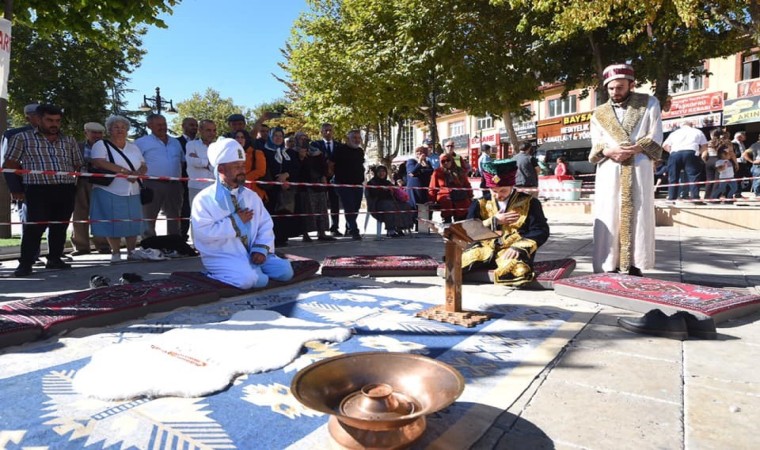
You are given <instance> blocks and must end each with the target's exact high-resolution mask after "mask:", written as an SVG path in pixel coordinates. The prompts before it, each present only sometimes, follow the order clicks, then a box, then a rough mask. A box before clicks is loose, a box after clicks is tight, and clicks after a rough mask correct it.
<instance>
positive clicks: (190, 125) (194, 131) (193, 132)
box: [177, 117, 198, 241]
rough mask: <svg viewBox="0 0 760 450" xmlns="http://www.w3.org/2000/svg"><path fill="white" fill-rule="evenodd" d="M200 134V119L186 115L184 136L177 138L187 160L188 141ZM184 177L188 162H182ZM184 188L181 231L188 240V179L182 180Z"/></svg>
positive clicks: (183, 123) (183, 121)
mask: <svg viewBox="0 0 760 450" xmlns="http://www.w3.org/2000/svg"><path fill="white" fill-rule="evenodd" d="M197 135H198V120H196V119H195V118H193V117H185V118H184V119H182V136H180V137H179V138H178V139H177V140H178V141H179V143H180V145H181V146H182V153H184V154H185V160H187V152H186V150H185V149H186V147H187V143H188V142H190V141H194V140H195V139H196V136H197ZM182 177H183V178H187V163H182ZM182 190H183V192H184V193H185V197H184V200H183V201H182V210H181V211H180V213H179V214H180V217H181V218H182V223H181V224H180V231H181V233H182V237H183V238H184V239H185V240H186V241H187V238H188V235H189V230H190V196H189V195H188V194H189V193H188V191H187V181H183V182H182Z"/></svg>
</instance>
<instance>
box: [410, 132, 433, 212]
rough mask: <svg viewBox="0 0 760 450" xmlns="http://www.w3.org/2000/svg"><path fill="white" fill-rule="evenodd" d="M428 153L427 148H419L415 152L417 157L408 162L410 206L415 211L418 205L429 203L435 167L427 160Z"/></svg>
mask: <svg viewBox="0 0 760 450" xmlns="http://www.w3.org/2000/svg"><path fill="white" fill-rule="evenodd" d="M427 152H428V150H427V149H426V148H425V147H417V149H415V151H414V155H415V157H414V158H410V159H408V160H407V161H406V188H407V192H408V193H409V204H410V205H412V208H415V209H416V208H417V204H418V203H422V204H424V203H427V202H428V191H427V187H428V186H430V177H431V176H432V175H433V166H432V165H431V164H430V161H429V160H428V158H427ZM420 188H423V189H420Z"/></svg>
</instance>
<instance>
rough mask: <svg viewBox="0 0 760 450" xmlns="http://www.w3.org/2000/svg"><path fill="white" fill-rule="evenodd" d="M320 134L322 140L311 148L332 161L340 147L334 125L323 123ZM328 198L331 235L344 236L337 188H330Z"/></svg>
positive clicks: (315, 142)
mask: <svg viewBox="0 0 760 450" xmlns="http://www.w3.org/2000/svg"><path fill="white" fill-rule="evenodd" d="M320 133H321V134H322V139H320V140H317V141H312V143H311V146H312V147H314V148H318V149H319V150H320V151H321V152H322V153H324V154H325V157H326V158H327V159H328V160H330V159H332V156H333V152H334V151H335V148H336V147H337V146H338V145H340V143H339V142H336V141H335V140H334V139H333V126H332V124H330V123H327V122H325V123H323V124H322V127H321V128H320ZM330 182H331V183H334V179H333V178H332V177H331V179H330ZM327 198H328V201H329V204H330V223H331V225H330V233H332V235H333V236H343V235H342V234H341V232H340V227H339V221H340V199H339V198H338V193H337V192H336V191H335V188H329V189H328V190H327Z"/></svg>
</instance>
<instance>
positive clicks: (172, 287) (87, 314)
mask: <svg viewBox="0 0 760 450" xmlns="http://www.w3.org/2000/svg"><path fill="white" fill-rule="evenodd" d="M216 300H219V296H218V295H217V294H216V292H215V291H214V290H213V289H211V288H209V287H203V286H198V285H196V284H193V283H190V282H188V281H183V280H169V279H159V280H149V281H141V282H139V283H133V284H127V285H118V286H109V287H103V288H98V289H88V290H85V291H80V292H71V293H68V294H59V295H52V296H47V297H39V298H30V299H23V300H16V301H12V302H9V303H5V304H3V305H0V324H4V325H3V326H2V329H0V347H3V346H8V345H15V344H19V343H21V342H25V341H21V340H20V339H19V338H20V336H19V335H18V333H19V332H23V331H25V330H26V328H27V327H26V326H30V327H32V328H33V329H37V330H38V332H37V336H41V335H43V336H52V335H56V334H58V333H61V332H64V331H68V330H72V329H76V328H80V327H88V326H104V325H110V324H113V323H118V322H123V321H126V320H131V319H135V318H138V317H143V316H145V315H147V314H149V313H153V312H160V311H168V310H171V309H174V308H178V307H180V306H193V305H198V304H201V303H209V302H213V301H216ZM13 323H15V324H16V330H15V331H14V329H13V328H10V327H12V326H13V325H12V324H13ZM20 326H23V328H21V329H18V327H20ZM3 331H5V332H4V333H3ZM34 337H36V336H33V335H30V336H29V338H30V339H32V338H34ZM28 340H29V339H28ZM18 341H20V342H18Z"/></svg>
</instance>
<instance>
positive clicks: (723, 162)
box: [715, 159, 734, 180]
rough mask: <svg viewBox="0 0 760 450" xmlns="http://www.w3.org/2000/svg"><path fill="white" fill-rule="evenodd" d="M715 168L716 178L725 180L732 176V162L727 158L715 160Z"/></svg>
mask: <svg viewBox="0 0 760 450" xmlns="http://www.w3.org/2000/svg"><path fill="white" fill-rule="evenodd" d="M721 167H723V169H721ZM715 170H717V171H718V179H720V180H726V179H729V178H733V177H734V164H733V163H732V162H731V160H729V159H719V160H717V161H715Z"/></svg>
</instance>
